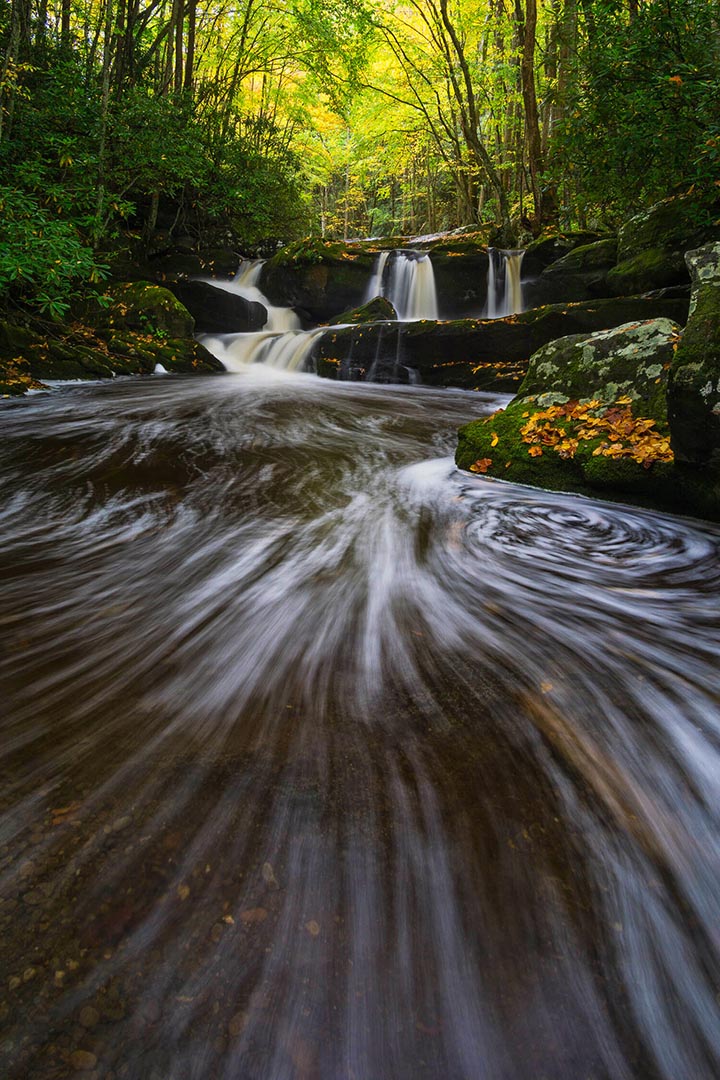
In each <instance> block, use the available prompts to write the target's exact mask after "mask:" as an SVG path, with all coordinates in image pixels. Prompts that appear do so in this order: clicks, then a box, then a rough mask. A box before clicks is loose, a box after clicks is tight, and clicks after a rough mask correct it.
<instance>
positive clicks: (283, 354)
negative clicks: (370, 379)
mask: <svg viewBox="0 0 720 1080" xmlns="http://www.w3.org/2000/svg"><path fill="white" fill-rule="evenodd" d="M326 330H327V327H324V326H323V327H320V329H318V330H285V331H281V332H278V331H273V330H261V331H260V332H259V333H257V334H222V335H210V336H207V337H205V338H203V345H204V346H205V348H206V349H208V350H209V351H210V352H211V353H212V354H213V356H217V358H218V360H219V361H220V362H221V363H222V364H224V366H225V367H226V368H227V370H228V371H244V370H245V369H246V368H247V367H248V365H249V364H264V365H265V366H266V367H272V368H278V369H284V370H285V371H303V370H304V368H305V363H306V361H307V360H309V359H310V357H311V356H312V352H313V348H314V346H315V342H316V340H317V338H318V337H320V336H321V335H322V334H323V333H325V331H326Z"/></svg>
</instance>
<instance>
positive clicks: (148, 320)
mask: <svg viewBox="0 0 720 1080" xmlns="http://www.w3.org/2000/svg"><path fill="white" fill-rule="evenodd" d="M111 294H112V303H111V305H110V307H109V308H108V309H107V311H106V312H105V314H104V318H103V319H102V322H103V323H104V324H105V325H107V326H110V327H115V328H117V329H124V330H134V331H138V332H140V333H151V334H152V333H156V334H166V335H167V336H168V337H173V338H183V337H192V334H193V331H194V329H195V320H194V319H193V317H192V315H191V314H190V312H189V311H188V310H187V308H185V307H183V305H182V304H181V303H180V301H179V300H178V299H177V297H176V296H174V295H173V293H171V292H170V290H169V289H165V288H163V286H161V285H154V284H153V283H152V282H150V281H133V282H128V283H127V284H123V285H115V286H113V287H112V290H111Z"/></svg>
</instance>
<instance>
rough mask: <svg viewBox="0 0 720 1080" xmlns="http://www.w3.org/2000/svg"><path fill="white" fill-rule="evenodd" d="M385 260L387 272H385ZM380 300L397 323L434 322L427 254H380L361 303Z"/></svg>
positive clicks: (435, 312)
mask: <svg viewBox="0 0 720 1080" xmlns="http://www.w3.org/2000/svg"><path fill="white" fill-rule="evenodd" d="M388 260H389V268H388ZM375 296H384V297H385V298H386V299H387V300H389V301H390V303H391V304H392V305H393V307H394V308H395V310H396V311H397V313H398V319H399V320H400V322H413V321H414V320H416V319H437V317H438V303H437V292H436V290H435V275H434V273H433V265H432V260H431V258H430V256H429V254H428V253H427V252H424V251H413V250H410V249H408V250H407V251H402V250H400V251H393V252H392V253H391V252H388V251H381V252H380V254H379V256H378V259H377V262H376V264H375V268H374V270H373V274H372V277H371V278H370V283H369V285H368V288H367V292H366V297H365V302H366V303H367V301H369V300H372V299H373V297H375Z"/></svg>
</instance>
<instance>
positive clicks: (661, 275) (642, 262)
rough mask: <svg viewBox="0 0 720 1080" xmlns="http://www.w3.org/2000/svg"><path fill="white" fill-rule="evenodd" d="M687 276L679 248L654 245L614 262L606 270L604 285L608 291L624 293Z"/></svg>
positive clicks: (686, 279)
mask: <svg viewBox="0 0 720 1080" xmlns="http://www.w3.org/2000/svg"><path fill="white" fill-rule="evenodd" d="M689 280H690V279H689V277H688V273H687V268H686V266H685V259H684V258H683V255H682V252H680V251H669V250H668V249H667V248H662V247H654V248H647V249H646V250H645V251H639V252H638V253H637V254H636V255H631V256H630V257H629V258H628V259H624V260H623V261H622V262H620V263H618V264H617V266H614V267H613V268H612V269H611V270H609V271H608V274H607V280H606V285H607V292H608V294H609V295H611V296H628V295H629V294H632V293H644V292H650V291H651V290H653V289H664V288H668V287H672V286H682V285H686V284H687V283H688V282H689Z"/></svg>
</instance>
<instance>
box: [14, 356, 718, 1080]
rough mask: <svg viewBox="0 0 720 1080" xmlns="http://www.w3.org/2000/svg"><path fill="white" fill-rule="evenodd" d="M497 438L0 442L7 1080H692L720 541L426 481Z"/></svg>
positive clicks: (46, 413)
mask: <svg viewBox="0 0 720 1080" xmlns="http://www.w3.org/2000/svg"><path fill="white" fill-rule="evenodd" d="M494 405H495V403H494V401H493V400H492V399H490V398H489V397H486V398H484V399H480V398H479V396H478V395H470V394H466V393H461V392H453V391H428V390H423V389H420V388H404V389H402V390H400V389H393V388H388V387H372V386H367V385H363V386H358V385H351V384H345V385H334V384H330V383H327V382H325V383H321V382H320V381H319V380H316V379H315V378H314V377H312V376H303V375H298V376H288V375H284V374H278V373H275V372H272V371H267V370H266V369H262V368H257V369H254V370H251V371H249V372H247V373H246V374H242V375H236V376H227V377H225V378H215V379H195V380H182V379H156V380H146V381H140V380H137V381H133V380H128V381H125V382H118V383H117V384H114V385H108V386H97V387H85V388H73V389H68V390H65V391H62V392H61V393H58V394H55V395H53V396H51V397H43V396H40V397H36V398H34V399H32V400H30V401H23V402H17V403H12V404H9V405H5V406H4V407H3V409H2V417H1V419H2V432H3V435H2V442H1V443H0V470H1V475H2V485H1V487H0V524H1V526H2V537H3V540H2V546H1V547H0V580H1V581H2V591H1V593H0V640H1V642H2V646H3V652H2V667H1V668H0V701H2V702H3V703H4V706H3V708H4V711H3V716H2V721H1V723H2V728H1V732H2V735H1V742H0V780H1V784H0V896H1V898H2V903H1V904H0V935H1V936H0V968H1V969H2V972H3V981H2V983H0V1026H1V1027H2V1032H3V1034H2V1040H1V1041H0V1074H2V1075H3V1076H7V1077H10V1078H13V1080H25V1078H26V1077H27V1078H29V1077H32V1078H35V1077H43V1078H48V1080H49V1078H62V1077H65V1076H70V1075H75V1073H76V1072H78V1071H79V1072H81V1073H83V1074H84V1075H94V1076H95V1077H98V1078H100V1077H103V1078H107V1080H110V1078H113V1077H118V1078H119V1077H128V1078H131V1080H210V1078H212V1080H215V1078H222V1080H230V1078H232V1080H255V1078H257V1080H336V1078H346V1080H404V1078H406V1077H407V1078H412V1080H421V1078H427V1080H461V1078H468V1080H475V1078H483V1080H485V1078H488V1080H496V1078H497V1080H539V1078H547V1080H558V1078H560V1080H566V1078H567V1080H580V1078H595V1080H601V1078H605V1077H609V1078H612V1080H615V1078H618V1080H619V1078H625V1077H627V1078H638V1077H640V1078H645V1077H647V1078H656V1077H657V1078H661V1077H662V1078H667V1080H684V1078H688V1080H690V1078H693V1080H702V1078H706V1077H707V1078H715V1077H717V1076H718V1075H719V1074H720V1032H719V1008H718V999H717V995H718V993H719V992H720V965H719V962H718V961H719V957H720V941H719V937H720V920H719V919H718V898H719V897H720V859H719V858H718V854H719V852H718V847H719V845H720V829H719V824H720V823H719V822H718V817H719V816H720V801H719V800H718V787H719V783H720V768H719V764H720V763H719V760H718V748H719V746H720V676H719V675H718V671H719V663H718V661H719V659H720V656H719V654H720V637H719V635H718V629H719V626H720V603H719V598H720V561H719V560H718V541H719V539H720V530H718V529H717V528H715V527H713V526H709V525H707V526H706V525H702V524H700V523H694V522H690V521H685V520H682V519H679V518H672V517H669V516H664V515H659V514H652V513H649V512H645V511H641V510H636V509H629V508H626V507H621V506H616V505H611V504H601V503H595V502H593V501H590V500H583V499H579V498H574V497H570V496H565V495H553V494H546V493H542V492H538V491H529V490H527V489H522V488H517V487H513V486H511V485H503V484H500V483H493V482H491V481H488V480H485V479H483V478H480V477H478V478H474V477H469V476H466V475H461V474H458V473H457V472H455V471H454V469H453V467H452V461H451V459H450V458H449V457H448V456H447V455H448V454H450V453H451V451H452V447H453V443H454V438H453V432H454V429H455V428H456V427H457V426H458V425H459V424H460V423H462V422H464V421H465V420H466V419H468V418H470V417H472V416H473V415H477V413H478V411H479V409H480V408H485V409H486V410H487V411H491V410H492V408H493V407H494Z"/></svg>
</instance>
